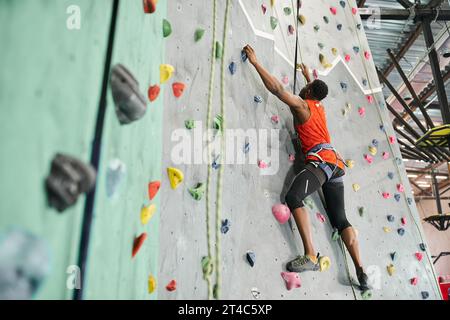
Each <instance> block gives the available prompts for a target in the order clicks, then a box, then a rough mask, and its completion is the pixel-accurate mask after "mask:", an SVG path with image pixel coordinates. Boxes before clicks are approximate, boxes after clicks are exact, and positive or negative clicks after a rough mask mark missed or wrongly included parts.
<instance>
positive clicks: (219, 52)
mask: <svg viewBox="0 0 450 320" xmlns="http://www.w3.org/2000/svg"><path fill="white" fill-rule="evenodd" d="M222 57H223V47H222V44H221V43H220V42H219V41H216V59H222Z"/></svg>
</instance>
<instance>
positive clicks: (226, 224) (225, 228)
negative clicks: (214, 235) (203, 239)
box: [220, 219, 231, 234]
mask: <svg viewBox="0 0 450 320" xmlns="http://www.w3.org/2000/svg"><path fill="white" fill-rule="evenodd" d="M230 227H231V223H230V221H229V220H228V219H225V220H222V226H221V227H220V231H221V232H222V233H223V234H227V232H228V231H230Z"/></svg>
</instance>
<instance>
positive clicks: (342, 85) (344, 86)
mask: <svg viewBox="0 0 450 320" xmlns="http://www.w3.org/2000/svg"><path fill="white" fill-rule="evenodd" d="M341 89H342V91H344V92H347V84H346V83H345V82H341Z"/></svg>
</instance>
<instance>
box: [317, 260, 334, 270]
mask: <svg viewBox="0 0 450 320" xmlns="http://www.w3.org/2000/svg"><path fill="white" fill-rule="evenodd" d="M319 266H320V271H321V272H323V271H327V270H328V269H330V266H331V260H330V258H328V257H320V258H319Z"/></svg>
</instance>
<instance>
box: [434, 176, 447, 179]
mask: <svg viewBox="0 0 450 320" xmlns="http://www.w3.org/2000/svg"><path fill="white" fill-rule="evenodd" d="M436 179H447V176H436Z"/></svg>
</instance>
